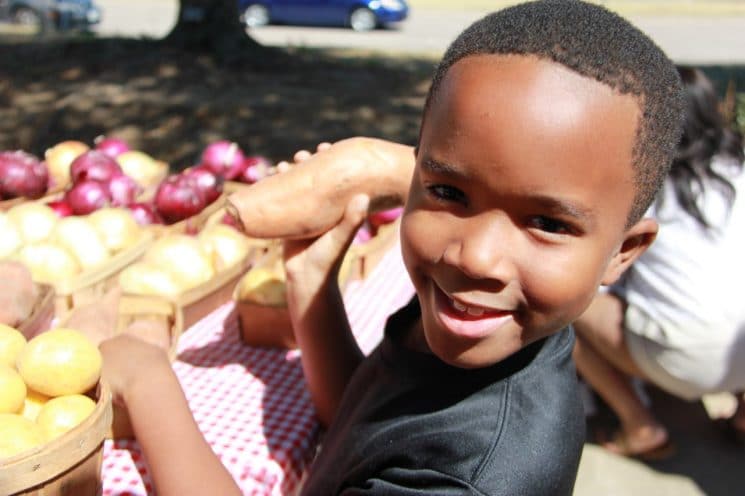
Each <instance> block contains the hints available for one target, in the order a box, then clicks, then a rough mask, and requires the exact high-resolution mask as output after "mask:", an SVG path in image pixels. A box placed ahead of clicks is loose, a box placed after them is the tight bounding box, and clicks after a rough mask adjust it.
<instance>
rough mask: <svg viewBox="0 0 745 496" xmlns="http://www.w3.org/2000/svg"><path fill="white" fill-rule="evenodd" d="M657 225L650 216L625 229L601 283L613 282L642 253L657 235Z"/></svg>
mask: <svg viewBox="0 0 745 496" xmlns="http://www.w3.org/2000/svg"><path fill="white" fill-rule="evenodd" d="M658 229H659V225H658V224H657V221H656V220H654V219H652V218H644V219H641V220H640V221H639V222H637V223H636V224H634V225H633V226H631V227H630V228H629V229H627V230H626V234H625V236H624V239H623V242H622V243H621V246H620V248H619V249H618V251H617V252H616V253H615V254H614V255H613V257H611V259H610V262H609V263H608V267H607V268H606V269H605V274H604V275H603V280H602V282H601V283H602V284H603V285H608V284H613V283H614V282H616V280H618V278H619V277H621V274H623V273H624V271H625V270H626V269H628V268H629V266H630V265H631V264H633V263H634V262H635V261H636V259H637V258H639V257H640V256H641V255H642V253H644V252H645V251H647V248H649V245H651V244H652V242H653V241H654V239H655V237H657V230H658Z"/></svg>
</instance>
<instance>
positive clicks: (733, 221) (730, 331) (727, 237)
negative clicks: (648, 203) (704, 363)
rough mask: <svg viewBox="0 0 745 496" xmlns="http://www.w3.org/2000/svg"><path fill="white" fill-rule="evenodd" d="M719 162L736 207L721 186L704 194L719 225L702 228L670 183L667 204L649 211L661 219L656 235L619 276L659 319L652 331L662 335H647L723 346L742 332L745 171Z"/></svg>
mask: <svg viewBox="0 0 745 496" xmlns="http://www.w3.org/2000/svg"><path fill="white" fill-rule="evenodd" d="M714 166H715V167H716V170H717V171H718V172H720V173H722V174H723V175H725V177H728V179H729V180H730V182H731V183H732V184H733V186H734V187H735V191H736V196H735V200H734V203H733V204H732V206H731V208H729V205H728V203H727V201H726V198H725V197H724V196H723V195H722V194H721V193H720V192H719V190H718V189H717V188H716V186H714V187H710V188H708V189H707V190H706V191H705V194H704V195H701V196H702V198H701V201H700V202H699V205H700V207H701V210H702V212H703V213H704V216H705V217H706V219H707V220H708V221H709V223H710V224H712V225H713V226H716V227H714V228H712V229H705V228H703V227H702V226H700V225H699V224H698V222H697V221H696V220H695V219H694V218H693V217H691V216H690V215H688V214H687V213H686V212H685V211H683V209H682V208H681V207H680V205H679V204H678V202H677V199H676V198H675V196H674V192H673V188H672V185H671V184H670V183H669V182H666V184H665V191H664V194H665V202H664V204H663V205H662V207H661V208H659V209H658V208H657V207H656V206H653V207H652V208H651V209H650V211H649V212H648V215H651V216H653V217H655V218H656V219H657V220H658V222H659V224H660V230H659V233H658V235H657V239H656V240H655V242H654V243H653V244H652V246H651V247H650V248H649V250H647V252H646V253H644V254H643V255H642V256H641V257H640V258H639V260H637V261H636V262H635V263H634V265H633V266H632V267H631V268H630V269H629V271H628V273H627V275H626V276H625V277H624V279H623V281H621V283H620V285H621V287H622V288H623V289H621V292H622V293H623V294H624V295H625V298H626V301H628V302H629V303H630V304H632V305H635V306H636V307H638V308H639V309H641V310H643V311H644V312H645V313H646V314H647V315H649V316H650V317H651V318H652V320H654V321H656V322H657V323H658V324H659V328H658V329H659V330H658V331H653V332H655V333H658V332H659V333H661V334H664V336H660V335H658V336H647V337H648V338H650V339H661V340H664V341H666V342H668V343H672V344H675V345H679V346H681V347H687V346H707V345H715V346H722V345H727V344H730V343H732V342H733V341H734V340H736V339H737V337H738V335H739V334H743V335H745V329H744V328H743V327H745V290H744V289H743V284H744V283H745V173H739V172H738V171H737V169H736V168H734V167H732V163H731V162H729V163H727V162H724V161H722V160H719V161H715V164H714ZM741 339H742V338H741ZM740 346H742V345H740Z"/></svg>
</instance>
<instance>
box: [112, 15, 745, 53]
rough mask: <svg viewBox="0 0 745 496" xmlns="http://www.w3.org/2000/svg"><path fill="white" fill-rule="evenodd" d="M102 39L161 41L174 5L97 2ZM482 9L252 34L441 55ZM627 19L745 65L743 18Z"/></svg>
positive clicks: (666, 39)
mask: <svg viewBox="0 0 745 496" xmlns="http://www.w3.org/2000/svg"><path fill="white" fill-rule="evenodd" d="M98 3H99V4H100V5H101V6H102V8H103V9H104V19H103V22H102V23H101V25H100V26H99V29H98V31H99V32H100V33H101V34H104V35H110V34H123V35H129V36H132V35H134V36H140V35H141V36H152V37H161V36H163V35H165V34H166V33H167V32H168V31H169V30H170V28H171V27H172V26H173V24H174V22H175V19H176V16H177V14H178V12H177V5H176V2H175V1H152V2H146V1H143V0H98ZM484 13H485V11H456V10H448V11H438V10H424V9H419V10H417V9H414V10H412V14H411V17H410V18H409V19H408V20H406V21H405V22H403V23H401V24H400V25H398V26H394V27H392V28H390V29H386V30H378V31H375V32H372V33H355V32H352V31H350V30H346V29H340V28H306V27H290V26H267V27H262V28H256V29H253V30H251V35H252V36H253V37H254V38H255V39H256V40H258V41H259V42H260V43H263V44H266V45H280V46H288V45H294V46H308V47H321V46H324V47H352V48H363V49H364V48H376V49H381V50H386V51H393V52H410V53H411V52H413V53H428V54H434V55H439V54H440V53H442V51H443V50H444V49H445V48H446V47H447V45H448V43H449V42H450V41H452V40H453V39H454V38H455V36H456V35H457V34H458V33H460V32H461V31H462V30H463V28H465V27H466V26H467V25H469V24H470V23H471V22H473V21H474V20H476V19H478V18H479V17H481V16H482V15H483V14H484ZM629 18H630V19H631V20H632V21H633V22H634V23H635V24H636V25H637V26H639V27H640V28H641V29H642V30H644V31H645V32H647V33H648V34H649V35H650V36H651V37H652V38H653V39H655V40H656V41H657V43H658V44H659V45H660V46H661V47H662V48H663V49H664V50H665V51H666V52H667V53H668V55H669V56H670V57H671V58H673V60H675V61H676V62H678V63H688V64H745V15H738V16H671V15H669V14H668V15H664V16H652V15H644V16H642V15H632V16H629Z"/></svg>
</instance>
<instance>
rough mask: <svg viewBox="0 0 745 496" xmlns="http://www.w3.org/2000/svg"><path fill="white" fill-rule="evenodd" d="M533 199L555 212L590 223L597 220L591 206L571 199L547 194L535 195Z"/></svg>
mask: <svg viewBox="0 0 745 496" xmlns="http://www.w3.org/2000/svg"><path fill="white" fill-rule="evenodd" d="M531 199H532V200H533V201H534V202H537V203H538V204H540V205H541V206H542V207H544V208H546V209H547V210H549V211H551V212H553V213H554V214H558V215H562V216H567V217H572V218H575V219H577V220H579V221H580V222H583V223H587V224H590V225H592V224H593V223H594V221H595V216H594V215H593V213H592V211H591V210H590V209H589V208H586V207H583V206H582V205H578V204H577V203H575V202H572V201H570V200H564V199H560V198H555V197H552V196H545V195H535V196H532V197H531Z"/></svg>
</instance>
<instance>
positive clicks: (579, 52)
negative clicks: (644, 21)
mask: <svg viewBox="0 0 745 496" xmlns="http://www.w3.org/2000/svg"><path fill="white" fill-rule="evenodd" d="M479 54H519V55H534V56H537V57H540V58H544V59H549V60H553V61H555V62H557V63H559V64H562V65H564V66H566V67H567V68H569V69H571V70H573V71H575V72H577V73H578V74H581V75H583V76H586V77H589V78H592V79H595V80H597V81H599V82H601V83H603V84H606V85H608V86H610V87H611V88H613V89H615V90H617V91H619V92H621V93H623V94H631V95H634V96H635V97H637V100H638V102H639V106H640V110H641V118H640V122H639V124H638V128H637V137H636V143H635V146H634V150H633V157H634V162H633V167H634V176H635V177H634V179H635V182H636V194H635V197H634V202H633V205H632V207H631V210H630V212H629V214H628V224H629V225H631V224H633V223H634V222H636V221H637V220H639V219H640V218H641V217H642V215H644V213H645V212H646V210H647V208H648V207H649V205H650V204H651V203H652V201H654V198H655V196H656V194H657V191H658V189H659V188H660V186H661V185H662V182H663V181H664V179H665V176H666V175H667V171H668V168H669V167H670V163H671V161H672V157H673V153H674V151H675V146H676V145H677V143H678V141H679V138H680V127H681V120H682V113H683V102H682V96H681V93H682V89H681V83H680V79H679V77H678V73H677V71H676V70H675V65H674V64H673V63H672V62H671V61H670V60H669V59H668V58H667V56H665V54H664V53H663V52H662V50H660V48H658V47H657V46H656V45H655V44H654V42H653V41H652V40H651V39H649V37H648V36H647V35H645V34H644V33H642V32H641V31H640V30H638V29H637V28H636V27H634V26H632V25H631V24H630V23H629V22H628V21H626V20H625V19H623V18H621V17H620V16H618V15H617V14H614V13H612V12H610V11H609V10H607V9H605V8H603V7H600V6H598V5H593V4H590V3H586V2H581V1H579V0H542V1H535V2H527V3H522V4H518V5H515V6H513V7H509V8H506V9H504V10H500V11H498V12H495V13H493V14H489V15H487V16H486V17H484V18H483V19H481V20H479V21H476V22H475V23H474V24H472V25H471V26H470V27H468V28H467V29H466V30H465V31H463V32H462V33H461V34H460V35H459V36H458V38H457V39H456V40H455V41H454V42H453V43H452V44H451V45H450V47H449V48H448V49H447V51H446V52H445V55H444V56H443V59H442V60H441V61H440V63H439V65H438V66H437V68H436V70H435V74H434V77H433V79H432V85H431V86H430V89H429V94H428V95H427V100H426V102H425V106H424V115H423V119H424V118H426V113H427V110H428V109H429V105H430V102H431V101H432V100H433V99H434V98H436V94H437V90H438V89H439V87H440V85H441V83H442V81H443V79H444V78H445V75H446V73H447V71H448V69H450V67H452V66H453V65H454V64H455V63H456V62H458V61H459V60H461V59H463V58H465V57H468V56H471V55H479Z"/></svg>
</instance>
